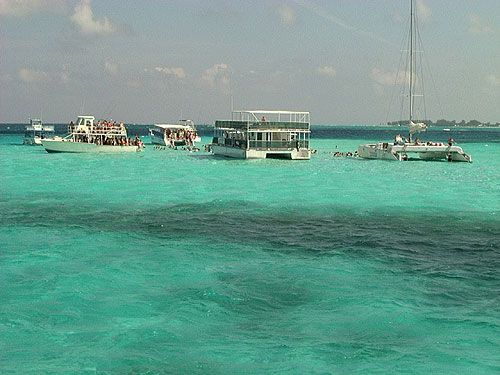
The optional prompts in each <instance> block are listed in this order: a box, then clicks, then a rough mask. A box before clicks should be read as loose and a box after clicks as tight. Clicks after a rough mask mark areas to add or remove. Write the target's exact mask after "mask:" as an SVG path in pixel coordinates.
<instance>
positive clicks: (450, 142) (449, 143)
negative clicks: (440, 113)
mask: <svg viewBox="0 0 500 375" xmlns="http://www.w3.org/2000/svg"><path fill="white" fill-rule="evenodd" d="M453 142H455V140H454V139H453V138H450V139H448V146H451V145H452V144H453Z"/></svg>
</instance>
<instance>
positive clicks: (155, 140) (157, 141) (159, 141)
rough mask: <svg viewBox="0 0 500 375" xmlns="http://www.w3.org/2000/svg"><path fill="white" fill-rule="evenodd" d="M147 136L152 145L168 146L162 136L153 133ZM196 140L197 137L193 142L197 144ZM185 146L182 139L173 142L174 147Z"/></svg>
mask: <svg viewBox="0 0 500 375" xmlns="http://www.w3.org/2000/svg"><path fill="white" fill-rule="evenodd" d="M149 136H150V138H151V143H152V144H154V145H160V146H170V145H167V144H166V143H165V138H164V137H163V135H161V134H157V132H154V133H153V132H150V134H149ZM198 138H199V137H197V138H196V139H195V142H199V141H198ZM185 145H186V141H185V140H184V139H181V140H176V141H174V146H185Z"/></svg>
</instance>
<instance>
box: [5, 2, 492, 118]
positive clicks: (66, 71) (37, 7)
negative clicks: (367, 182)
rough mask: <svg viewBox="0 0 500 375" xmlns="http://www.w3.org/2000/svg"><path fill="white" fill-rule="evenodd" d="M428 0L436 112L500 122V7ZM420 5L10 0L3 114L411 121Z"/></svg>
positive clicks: (425, 12) (431, 112) (428, 57)
mask: <svg viewBox="0 0 500 375" xmlns="http://www.w3.org/2000/svg"><path fill="white" fill-rule="evenodd" d="M416 3H417V4H416V6H417V18H418V24H419V30H420V37H421V40H422V43H423V49H421V50H419V51H418V53H419V54H421V55H422V56H423V61H424V64H423V65H424V68H425V69H424V76H425V80H424V82H425V88H426V90H425V102H426V113H425V115H426V116H427V119H431V120H434V121H435V120H437V119H443V118H444V119H447V120H457V121H460V120H462V119H464V120H466V121H468V120H472V119H476V120H479V121H482V122H492V123H496V122H500V2H499V1H498V0H416ZM409 4H410V3H409V0H310V1H308V0H246V1H244V0H141V1H139V0H0V122H1V123H6V122H10V123H12V122H21V123H22V122H27V121H28V118H30V117H40V116H41V117H42V118H43V120H44V122H47V123H55V122H69V121H71V120H74V118H75V117H76V116H77V115H79V114H90V115H94V116H96V117H97V118H107V119H110V118H111V119H115V120H117V121H124V122H126V123H146V124H151V123H155V122H167V121H168V122H173V121H177V120H179V119H181V117H183V118H190V119H193V120H194V121H195V123H205V124H210V123H213V122H214V121H215V120H216V119H227V118H230V113H231V108H234V109H238V110H254V109H277V110H297V111H310V112H311V122H312V123H313V124H338V125H355V124H365V125H376V124H381V123H386V122H387V121H395V120H399V119H400V118H401V117H402V116H403V115H402V114H401V110H400V107H401V106H400V105H399V104H398V103H399V101H400V98H401V92H400V88H399V85H400V83H401V82H400V81H401V80H400V79H399V78H398V76H397V72H398V66H399V64H400V59H401V51H402V50H404V48H402V45H403V44H402V41H403V40H404V37H405V35H406V34H407V24H408V19H409ZM427 70H428V73H427V72H426V71H427ZM398 82H399V83H398Z"/></svg>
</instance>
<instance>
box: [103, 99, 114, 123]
mask: <svg viewBox="0 0 500 375" xmlns="http://www.w3.org/2000/svg"><path fill="white" fill-rule="evenodd" d="M113 102H114V100H112V101H110V102H109V104H108V106H107V107H106V110H105V111H104V113H103V115H104V119H107V118H108V116H109V115H110V114H111V111H110V108H111V106H112V105H113ZM113 106H114V105H113Z"/></svg>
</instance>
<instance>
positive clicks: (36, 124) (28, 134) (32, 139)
mask: <svg viewBox="0 0 500 375" xmlns="http://www.w3.org/2000/svg"><path fill="white" fill-rule="evenodd" d="M54 135H55V133H54V127H53V126H47V125H45V126H44V125H43V124H42V120H40V119H37V118H30V124H29V125H28V126H26V128H25V129H24V137H23V144H25V145H32V146H33V145H36V146H41V145H42V139H45V138H54Z"/></svg>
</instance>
